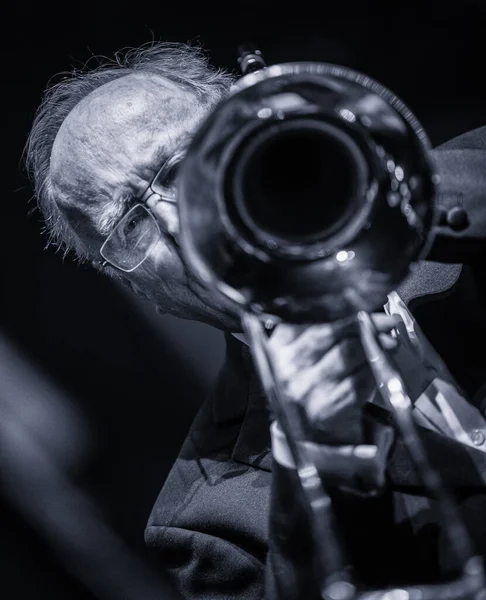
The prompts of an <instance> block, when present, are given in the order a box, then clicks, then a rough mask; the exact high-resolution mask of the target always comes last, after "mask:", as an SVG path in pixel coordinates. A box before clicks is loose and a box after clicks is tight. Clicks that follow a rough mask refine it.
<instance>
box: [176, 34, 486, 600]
mask: <svg viewBox="0 0 486 600" xmlns="http://www.w3.org/2000/svg"><path fill="white" fill-rule="evenodd" d="M239 63H240V69H241V71H242V75H243V76H242V77H241V78H240V79H239V80H238V81H237V82H236V83H235V84H234V86H233V89H232V91H231V93H230V95H229V97H228V98H226V99H225V100H223V101H222V102H221V103H220V104H219V105H218V106H217V107H216V108H215V110H214V111H213V112H212V113H211V114H210V115H209V116H208V118H207V119H206V121H205V122H204V123H203V124H202V126H201V127H200V128H199V130H198V131H197V132H196V134H195V136H194V138H193V140H192V142H191V144H190V146H189V148H188V151H187V155H186V158H185V160H184V163H183V165H182V167H181V172H180V177H179V188H178V203H179V214H180V221H181V240H180V242H181V246H182V250H183V252H184V254H185V257H186V259H187V262H188V263H189V265H190V266H191V268H192V269H193V271H194V273H195V274H196V275H197V276H198V277H199V278H200V279H201V280H202V281H203V282H205V284H207V285H209V286H213V287H214V288H216V289H218V290H219V291H220V292H221V293H222V294H224V295H225V296H227V297H228V298H231V299H232V300H234V301H235V302H236V303H237V305H239V306H240V307H241V313H242V323H243V326H244V329H245V331H246V333H247V335H248V336H249V339H250V345H251V348H252V352H253V356H254V359H255V363H256V365H257V368H258V371H259V373H260V376H261V379H262V383H263V386H264V389H265V391H266V393H267V396H268V398H269V401H270V402H271V405H272V408H273V410H274V412H275V414H276V416H277V419H278V421H279V424H280V425H281V427H282V429H283V431H284V433H285V435H286V437H287V441H288V443H289V446H290V449H291V451H292V454H293V457H294V460H295V463H296V465H297V472H298V475H299V479H300V482H301V484H302V489H303V491H304V493H305V495H306V497H307V500H308V503H307V504H308V506H307V508H308V509H309V516H310V518H311V519H312V524H313V533H314V536H315V542H316V548H317V550H318V554H319V559H320V563H321V570H320V572H319V574H317V576H318V577H319V578H320V584H321V585H320V589H321V592H322V598H324V599H326V600H348V599H351V598H352V599H355V598H356V599H357V598H359V599H360V600H361V599H366V600H368V599H370V600H371V599H373V600H379V599H380V600H381V599H384V598H385V597H386V598H387V599H393V600H395V599H397V600H398V599H400V600H404V599H415V598H417V599H418V598H420V599H421V600H427V599H429V598H430V599H431V600H432V599H434V600H439V599H441V600H442V599H443V600H449V599H450V600H452V599H456V598H457V599H459V598H466V597H475V596H476V594H477V593H478V592H479V591H481V590H483V587H484V573H483V566H482V560H481V559H480V558H479V557H475V556H474V554H473V552H472V550H471V544H470V540H469V536H468V533H467V531H466V529H465V527H464V525H463V523H462V522H461V520H460V519H459V517H458V513H457V511H456V510H455V505H454V502H453V500H452V498H451V497H450V495H449V493H448V491H447V490H446V489H444V487H443V486H442V484H441V481H440V477H439V475H438V474H437V473H436V472H435V471H434V470H433V469H432V468H431V466H430V464H429V461H428V460H427V457H426V456H425V453H424V450H423V448H422V445H421V442H420V438H419V437H418V435H417V432H416V430H415V425H414V423H413V420H412V416H411V409H412V402H411V400H410V398H409V396H408V395H407V391H406V388H407V386H406V383H405V382H404V381H403V380H402V378H401V376H400V374H399V373H398V372H396V370H394V369H393V368H392V365H391V362H390V361H389V360H388V357H387V355H386V353H385V352H384V351H383V349H382V347H381V345H380V343H379V340H378V336H377V335H376V332H375V331H374V328H373V324H372V321H371V319H370V317H369V314H368V313H370V312H372V311H376V310H378V309H382V307H383V305H384V304H385V302H386V298H387V295H388V294H389V293H390V292H391V291H392V290H393V289H395V288H396V287H397V285H398V284H399V283H400V282H401V281H403V280H404V278H405V277H406V276H407V275H408V274H409V273H410V270H411V269H413V267H414V265H415V264H416V263H417V261H419V260H421V259H422V258H424V257H425V256H426V254H427V252H428V250H429V248H430V245H431V243H432V237H433V236H432V231H433V227H434V225H435V224H436V223H437V211H436V209H435V201H434V199H435V195H436V191H437V186H438V184H439V179H438V177H437V175H436V173H435V171H434V165H433V164H432V162H431V158H430V155H429V153H428V151H429V150H430V143H429V140H428V138H427V135H426V133H425V131H424V129H423V128H422V126H421V125H420V123H419V122H418V120H417V119H416V117H415V116H414V115H413V114H412V112H411V111H410V110H409V109H408V107H407V106H406V105H405V104H404V103H403V102H402V101H401V100H400V99H399V98H397V97H396V96H395V95H394V94H393V93H392V92H391V91H390V90H389V89H387V88H386V87H384V86H383V85H381V84H380V83H378V82H377V81H375V80H373V79H372V78H370V77H368V76H367V75H364V74H362V73H358V72H356V71H353V70H351V69H348V68H345V67H341V66H337V65H331V64H325V63H315V62H296V63H285V64H277V65H272V66H266V64H265V62H264V60H263V57H262V55H261V53H260V52H259V51H258V50H256V49H255V48H252V47H251V46H249V47H246V48H242V50H241V51H240V58H239ZM353 319H354V320H356V319H357V322H358V323H359V326H360V331H361V338H362V342H363V347H364V350H365V353H366V355H367V357H368V359H369V362H370V366H371V368H372V371H373V373H374V375H375V377H376V381H377V384H378V386H379V388H380V390H381V391H382V394H383V397H384V399H385V401H386V402H387V404H388V406H389V407H390V410H393V411H394V414H395V418H396V423H397V426H398V429H399V431H400V433H401V434H402V436H403V441H404V444H405V445H406V447H407V448H408V450H409V452H410V455H411V458H412V460H413V461H414V464H415V466H416V468H417V470H418V472H419V474H420V475H421V476H422V479H423V483H424V486H426V487H427V488H428V489H429V491H430V492H431V493H433V494H434V495H435V497H436V498H437V499H438V500H439V505H440V507H441V509H442V514H443V517H444V522H445V525H446V527H447V531H448V533H449V539H450V544H451V546H452V547H453V548H455V549H456V553H457V555H458V557H460V558H461V559H462V561H463V563H462V564H463V565H464V568H463V572H462V574H461V576H460V577H459V578H458V579H457V580H455V581H449V582H447V583H444V584H437V585H424V586H421V587H420V588H419V587H416V586H413V587H408V588H403V587H400V588H399V589H398V588H397V589H387V590H373V591H369V590H366V591H363V590H361V589H360V588H359V585H358V583H357V582H355V581H353V579H352V577H350V575H349V573H348V571H347V570H346V569H345V568H344V566H345V560H344V556H343V551H342V548H341V543H340V539H339V533H338V531H337V530H336V524H335V521H334V518H333V514H332V506H331V502H330V498H329V496H328V494H327V492H326V489H325V485H323V484H322V483H321V480H320V478H319V476H318V473H317V469H316V467H315V465H314V464H313V462H312V460H311V459H310V457H309V456H307V454H306V451H305V449H304V448H303V447H302V446H301V445H299V444H297V443H296V441H295V440H297V439H302V438H303V436H302V435H301V434H302V431H301V424H299V422H298V420H296V419H294V418H293V417H292V414H291V413H290V412H289V408H288V406H287V405H286V402H285V398H284V397H283V395H282V394H281V392H280V390H279V386H278V382H277V381H276V380H275V377H274V376H273V373H272V370H271V365H270V362H269V360H268V356H267V353H266V348H265V342H266V331H265V323H267V322H269V321H270V322H271V323H275V322H278V321H285V322H289V323H302V324H305V323H317V322H328V323H334V322H338V321H339V322H343V321H345V320H353ZM330 540H333V543H332V544H330ZM330 546H332V547H331V549H330Z"/></svg>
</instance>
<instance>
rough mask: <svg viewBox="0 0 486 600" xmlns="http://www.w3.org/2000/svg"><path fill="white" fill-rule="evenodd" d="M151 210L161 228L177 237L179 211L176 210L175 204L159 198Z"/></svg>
mask: <svg viewBox="0 0 486 600" xmlns="http://www.w3.org/2000/svg"><path fill="white" fill-rule="evenodd" d="M152 210H153V212H154V214H155V216H156V217H157V221H158V222H159V225H160V227H161V228H162V230H163V231H166V232H167V233H169V234H170V235H171V236H173V237H174V238H176V239H177V237H178V235H179V213H178V212H177V204H175V203H173V202H167V201H164V200H161V201H159V202H157V204H156V205H155V206H154V207H153V209H152Z"/></svg>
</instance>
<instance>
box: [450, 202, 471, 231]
mask: <svg viewBox="0 0 486 600" xmlns="http://www.w3.org/2000/svg"><path fill="white" fill-rule="evenodd" d="M446 221H447V225H449V227H450V228H451V229H453V230H454V231H462V230H464V229H466V228H467V226H468V225H469V218H468V216H467V212H466V211H465V210H464V209H463V208H461V207H460V206H454V208H451V209H450V210H448V211H447V216H446Z"/></svg>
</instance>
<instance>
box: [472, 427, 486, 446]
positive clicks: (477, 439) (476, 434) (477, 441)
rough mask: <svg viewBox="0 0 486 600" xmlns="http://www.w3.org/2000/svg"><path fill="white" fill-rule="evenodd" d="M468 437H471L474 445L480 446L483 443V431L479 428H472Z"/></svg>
mask: <svg viewBox="0 0 486 600" xmlns="http://www.w3.org/2000/svg"><path fill="white" fill-rule="evenodd" d="M469 437H470V438H471V441H472V443H473V444H474V445H475V446H481V445H482V444H484V440H485V439H486V438H485V437H484V433H483V432H482V431H480V430H479V429H473V430H472V431H471V433H470V435H469Z"/></svg>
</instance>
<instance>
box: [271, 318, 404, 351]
mask: <svg viewBox="0 0 486 600" xmlns="http://www.w3.org/2000/svg"><path fill="white" fill-rule="evenodd" d="M371 319H372V321H373V324H374V326H375V328H376V329H377V331H378V333H387V332H390V331H391V330H392V329H394V328H396V327H397V325H398V324H400V323H403V320H402V319H401V317H400V315H398V314H393V315H387V314H386V313H373V314H372V315H371ZM357 330H358V325H357V323H356V321H355V319H348V320H346V321H336V322H332V323H318V324H314V325H308V324H307V325H293V324H288V323H280V324H279V325H277V327H276V328H275V330H274V331H273V333H272V336H271V338H270V340H271V343H272V345H274V346H276V347H281V346H285V345H288V344H290V343H292V342H296V341H297V340H298V341H299V342H300V343H301V344H302V345H303V346H305V345H308V344H315V343H318V342H320V341H322V342H323V343H324V342H327V343H328V344H329V343H330V342H333V341H335V340H338V339H341V338H343V337H345V336H346V335H350V334H354V333H356V332H357Z"/></svg>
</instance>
